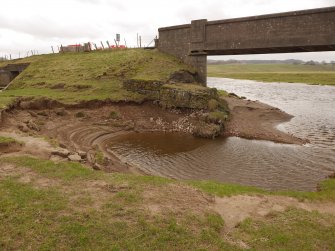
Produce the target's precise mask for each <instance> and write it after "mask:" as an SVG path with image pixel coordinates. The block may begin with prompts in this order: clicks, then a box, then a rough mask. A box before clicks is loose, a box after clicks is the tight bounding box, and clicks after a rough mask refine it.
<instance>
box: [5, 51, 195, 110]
mask: <svg viewBox="0 0 335 251" xmlns="http://www.w3.org/2000/svg"><path fill="white" fill-rule="evenodd" d="M8 63H30V65H29V67H28V68H27V69H26V70H25V71H24V72H23V73H22V74H20V75H19V76H18V77H17V78H16V79H15V80H14V81H13V82H12V84H11V85H10V87H9V88H8V89H7V90H6V91H4V92H1V93H0V108H1V107H4V106H6V105H8V104H9V103H10V102H12V101H13V100H14V99H16V98H17V97H35V98H37V97H47V98H51V99H54V100H58V101H60V102H62V103H78V102H80V101H87V100H106V99H110V100H112V101H135V102H140V101H142V100H143V99H144V98H145V96H144V95H141V94H139V93H135V92H130V91H127V90H125V89H123V88H122V83H123V81H125V80H127V79H132V78H134V79H140V80H141V79H142V80H155V81H166V80H168V78H169V77H170V75H171V74H172V73H174V72H176V71H181V70H189V71H192V70H193V69H190V67H188V66H186V65H185V64H183V63H181V62H180V61H179V60H177V59H176V58H174V57H172V56H169V55H166V54H163V53H160V52H158V51H155V50H153V51H150V50H140V49H127V50H117V51H115V50H106V51H94V52H91V53H64V54H48V55H40V56H32V57H29V58H25V59H20V60H15V61H14V62H12V61H6V63H4V62H2V65H3V66H4V65H5V64H8Z"/></svg>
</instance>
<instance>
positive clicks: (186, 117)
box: [0, 98, 306, 173]
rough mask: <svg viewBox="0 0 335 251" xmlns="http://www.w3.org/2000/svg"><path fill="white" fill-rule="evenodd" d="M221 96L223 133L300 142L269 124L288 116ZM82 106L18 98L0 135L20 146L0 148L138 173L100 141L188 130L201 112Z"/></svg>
mask: <svg viewBox="0 0 335 251" xmlns="http://www.w3.org/2000/svg"><path fill="white" fill-rule="evenodd" d="M226 100H227V102H228V105H229V108H230V109H231V117H230V120H229V121H227V122H226V123H225V131H224V133H223V136H238V137H243V138H248V139H260V140H270V141H274V142H280V143H289V144H303V143H305V142H306V141H305V140H302V139H299V138H296V137H294V136H292V135H288V134H286V133H284V132H281V131H279V130H277V129H276V128H275V127H276V125H278V124H279V123H282V122H285V121H288V120H290V119H291V118H292V116H290V115H288V114H286V113H284V112H282V111H280V110H278V109H276V108H273V107H271V106H268V105H266V104H262V103H259V102H253V101H247V100H242V99H238V98H226ZM86 106H87V107H86V108H85V105H84V104H81V105H78V106H74V107H71V106H68V107H66V106H65V107H64V106H63V107H62V105H61V104H60V103H57V102H56V103H55V102H52V101H49V100H42V101H34V102H29V101H24V102H21V103H20V105H19V106H18V107H14V108H12V109H9V110H8V111H6V112H3V113H2V123H1V125H0V133H1V135H2V136H7V137H12V138H14V139H16V140H18V141H20V142H24V146H23V147H21V148H17V147H16V148H15V149H14V148H12V149H9V148H7V151H6V150H5V149H3V150H2V151H0V152H2V154H4V153H9V152H16V151H18V152H21V153H23V154H31V155H34V156H38V157H40V158H44V159H51V160H54V161H66V160H73V161H80V162H82V163H86V164H88V165H91V166H92V167H93V168H94V169H103V170H104V171H107V172H131V173H142V171H140V170H139V169H137V168H133V167H132V166H129V165H128V164H127V163H122V162H121V161H120V160H119V159H118V158H117V157H116V156H115V155H114V154H113V153H112V152H110V151H109V150H108V145H107V143H106V142H107V141H109V142H110V139H111V138H113V137H116V136H119V135H120V134H125V133H128V132H134V131H135V132H143V131H168V132H184V133H192V130H193V129H194V127H195V125H196V124H197V123H198V122H199V121H198V120H199V119H198V118H199V113H200V116H201V112H199V111H192V110H167V109H166V110H164V109H162V108H160V107H159V106H157V105H155V104H152V103H145V104H142V105H138V104H103V103H101V104H99V103H92V104H90V103H87V104H86ZM0 150H1V149H0ZM9 150H10V151H9ZM0 154H1V153H0Z"/></svg>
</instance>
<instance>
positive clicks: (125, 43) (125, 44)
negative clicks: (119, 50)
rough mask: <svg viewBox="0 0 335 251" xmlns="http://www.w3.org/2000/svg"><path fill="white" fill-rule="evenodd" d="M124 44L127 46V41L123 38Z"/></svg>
mask: <svg viewBox="0 0 335 251" xmlns="http://www.w3.org/2000/svg"><path fill="white" fill-rule="evenodd" d="M124 46H125V47H126V48H127V41H126V39H124Z"/></svg>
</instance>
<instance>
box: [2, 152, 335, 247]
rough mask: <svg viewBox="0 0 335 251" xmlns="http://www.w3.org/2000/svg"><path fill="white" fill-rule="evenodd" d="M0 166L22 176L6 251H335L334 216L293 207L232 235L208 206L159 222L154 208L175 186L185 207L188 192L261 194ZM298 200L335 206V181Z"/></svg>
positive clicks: (58, 168) (12, 194)
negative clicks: (247, 250)
mask: <svg viewBox="0 0 335 251" xmlns="http://www.w3.org/2000/svg"><path fill="white" fill-rule="evenodd" d="M0 161H1V162H2V163H6V164H10V165H11V166H12V167H13V169H12V170H11V171H12V172H14V174H13V175H12V176H7V177H6V176H5V177H2V178H1V182H0V222H1V224H0V231H1V233H2V234H1V235H0V247H1V248H2V249H4V250H10V249H25V248H26V247H30V249H33V250H53V249H57V250H69V249H75V250H80V249H85V250H87V249H94V250H219V249H223V250H240V249H241V247H239V246H238V245H236V243H238V242H241V241H242V242H243V243H244V244H246V245H247V246H249V247H250V248H251V249H253V250H334V241H335V234H334V233H335V217H334V216H331V215H326V214H319V213H317V212H307V211H304V210H301V209H294V208H290V209H288V210H286V211H285V212H282V213H279V212H277V213H275V212H274V213H271V214H270V215H268V216H266V217H264V218H263V219H250V218H248V219H246V220H244V221H243V222H242V223H241V224H239V225H238V226H237V227H236V228H235V229H233V231H231V232H230V233H229V234H228V235H227V233H224V232H223V229H224V224H225V223H224V219H222V218H221V216H220V215H218V214H217V213H214V212H213V211H210V210H209V211H207V212H204V213H199V212H198V210H201V205H199V206H198V208H189V209H186V210H184V211H179V212H175V211H174V210H173V209H172V210H171V209H170V210H169V209H165V210H164V213H163V214H157V215H155V214H152V213H150V212H149V211H148V209H146V207H147V206H148V205H150V203H151V202H152V201H155V200H158V201H159V200H160V199H162V196H164V193H163V192H161V191H166V190H170V189H171V188H172V187H171V186H174V187H176V186H178V187H179V188H178V189H179V190H180V191H181V193H180V194H179V193H177V194H176V196H178V198H177V199H178V200H180V201H183V200H185V199H187V197H188V196H189V195H188V194H187V191H188V190H187V189H188V188H187V187H188V186H193V187H196V188H198V189H200V190H202V191H203V192H204V193H208V194H214V195H217V196H220V197H223V196H232V195H237V194H252V195H255V194H259V195H264V194H270V193H269V192H265V191H262V190H261V189H257V188H249V187H243V186H238V185H228V184H219V183H215V182H198V181H193V182H183V181H175V180H171V179H165V178H159V177H147V176H135V175H127V174H106V173H103V172H96V171H92V170H90V169H88V168H86V167H83V166H81V165H80V164H79V163H69V162H68V163H59V164H55V163H53V162H51V161H45V160H37V159H34V158H30V157H10V158H3V159H1V160H0ZM7 170H9V169H7ZM13 170H14V171H13ZM7 172H9V171H7ZM183 190H185V191H184V192H183ZM150 191H155V193H157V194H156V199H152V201H151V200H150V201H148V200H147V199H145V198H146V195H145V194H147V193H148V192H149V194H150ZM185 196H186V197H185ZM290 196H293V197H298V198H300V199H302V198H304V199H309V200H312V201H319V200H321V201H335V182H334V180H332V181H327V182H325V183H323V186H322V191H320V192H315V193H307V192H296V193H290ZM164 199H166V198H164ZM175 199H176V198H171V203H173V201H174V200H175ZM174 203H175V202H174ZM176 206H178V205H176ZM229 240H230V241H229ZM234 241H235V244H234Z"/></svg>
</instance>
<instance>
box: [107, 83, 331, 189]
mask: <svg viewBox="0 0 335 251" xmlns="http://www.w3.org/2000/svg"><path fill="white" fill-rule="evenodd" d="M208 86H210V87H215V88H217V89H222V90H226V91H228V92H233V93H236V94H237V95H239V96H245V97H247V98H248V99H251V100H259V101H261V102H264V103H267V104H269V105H272V106H274V107H278V108H279V109H281V110H283V111H285V112H287V113H289V114H291V115H293V116H294V118H293V119H292V120H291V121H289V122H287V123H283V124H280V125H279V126H278V128H279V129H280V130H283V131H286V132H288V133H291V134H293V135H295V136H298V137H301V138H307V139H309V140H310V144H308V145H304V146H296V145H285V144H277V143H272V142H267V141H257V140H246V139H241V138H237V137H230V138H225V139H216V140H206V139H198V138H194V137H192V136H188V135H182V134H172V133H167V134H166V133H133V134H128V135H126V136H120V137H118V138H114V139H113V141H112V142H110V150H111V151H113V152H114V153H115V154H116V155H117V156H118V157H119V158H120V159H121V160H122V161H125V162H128V163H130V164H132V165H134V166H137V167H138V168H140V169H142V170H144V171H145V172H147V173H150V174H153V175H159V176H164V177H171V178H177V179H202V180H216V181H221V182H226V183H236V184H243V185H252V186H257V187H262V188H265V189H269V190H292V189H294V190H301V191H304V190H309V191H311V190H315V189H316V186H317V184H318V183H319V182H320V181H321V180H323V179H325V177H326V176H327V175H329V174H331V173H333V172H334V171H335V87H331V86H312V85H305V84H290V83H260V82H256V81H249V80H233V79H223V78H209V79H208Z"/></svg>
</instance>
